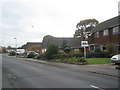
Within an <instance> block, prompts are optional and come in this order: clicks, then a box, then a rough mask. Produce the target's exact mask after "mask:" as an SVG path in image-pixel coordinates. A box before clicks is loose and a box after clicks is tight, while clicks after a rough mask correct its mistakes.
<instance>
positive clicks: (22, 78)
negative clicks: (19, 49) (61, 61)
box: [2, 56, 118, 90]
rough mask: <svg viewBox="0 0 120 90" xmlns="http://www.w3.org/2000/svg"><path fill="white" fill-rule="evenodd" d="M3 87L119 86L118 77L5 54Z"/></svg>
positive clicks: (100, 88)
mask: <svg viewBox="0 0 120 90" xmlns="http://www.w3.org/2000/svg"><path fill="white" fill-rule="evenodd" d="M2 63H3V65H2V66H3V67H2V70H3V75H2V76H3V85H2V86H3V88H13V87H14V88H96V89H99V90H105V89H106V88H118V78H117V77H112V76H106V75H101V74H95V73H90V72H82V71H76V70H73V69H70V68H64V67H63V68H62V67H56V66H52V65H47V64H41V63H34V62H29V61H25V60H22V59H19V58H13V57H7V56H3V58H2Z"/></svg>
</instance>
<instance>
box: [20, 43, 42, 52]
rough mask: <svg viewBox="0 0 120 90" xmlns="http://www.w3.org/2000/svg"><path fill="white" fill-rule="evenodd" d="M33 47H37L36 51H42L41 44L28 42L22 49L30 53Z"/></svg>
mask: <svg viewBox="0 0 120 90" xmlns="http://www.w3.org/2000/svg"><path fill="white" fill-rule="evenodd" d="M32 47H37V48H36V49H41V47H42V43H41V42H27V43H26V44H25V45H23V46H22V47H21V48H23V49H25V51H28V50H29V49H30V48H32ZM36 52H41V51H40V50H37V51H36Z"/></svg>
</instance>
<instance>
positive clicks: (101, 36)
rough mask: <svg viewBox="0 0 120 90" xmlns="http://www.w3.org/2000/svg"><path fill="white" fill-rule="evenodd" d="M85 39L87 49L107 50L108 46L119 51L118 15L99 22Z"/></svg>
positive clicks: (119, 29) (119, 30)
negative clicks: (87, 43) (87, 45)
mask: <svg viewBox="0 0 120 90" xmlns="http://www.w3.org/2000/svg"><path fill="white" fill-rule="evenodd" d="M86 40H88V42H89V50H90V51H95V50H96V49H98V48H99V49H100V50H101V51H108V46H111V47H112V48H113V49H114V52H118V53H120V15H119V16H117V17H114V18H112V19H109V20H107V21H104V22H102V23H100V24H99V25H98V26H97V27H95V28H94V29H93V30H92V31H91V36H89V37H88V38H87V39H86Z"/></svg>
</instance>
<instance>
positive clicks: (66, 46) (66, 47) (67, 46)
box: [62, 40, 71, 53]
mask: <svg viewBox="0 0 120 90" xmlns="http://www.w3.org/2000/svg"><path fill="white" fill-rule="evenodd" d="M62 49H63V51H64V52H65V53H69V52H70V51H71V47H70V46H69V45H68V44H67V41H66V40H65V41H63V44H62Z"/></svg>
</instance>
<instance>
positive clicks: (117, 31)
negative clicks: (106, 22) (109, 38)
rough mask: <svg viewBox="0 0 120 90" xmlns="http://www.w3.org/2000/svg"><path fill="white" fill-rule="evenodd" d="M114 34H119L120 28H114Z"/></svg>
mask: <svg viewBox="0 0 120 90" xmlns="http://www.w3.org/2000/svg"><path fill="white" fill-rule="evenodd" d="M112 33H113V35H115V34H118V33H119V26H116V27H113V29H112Z"/></svg>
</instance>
